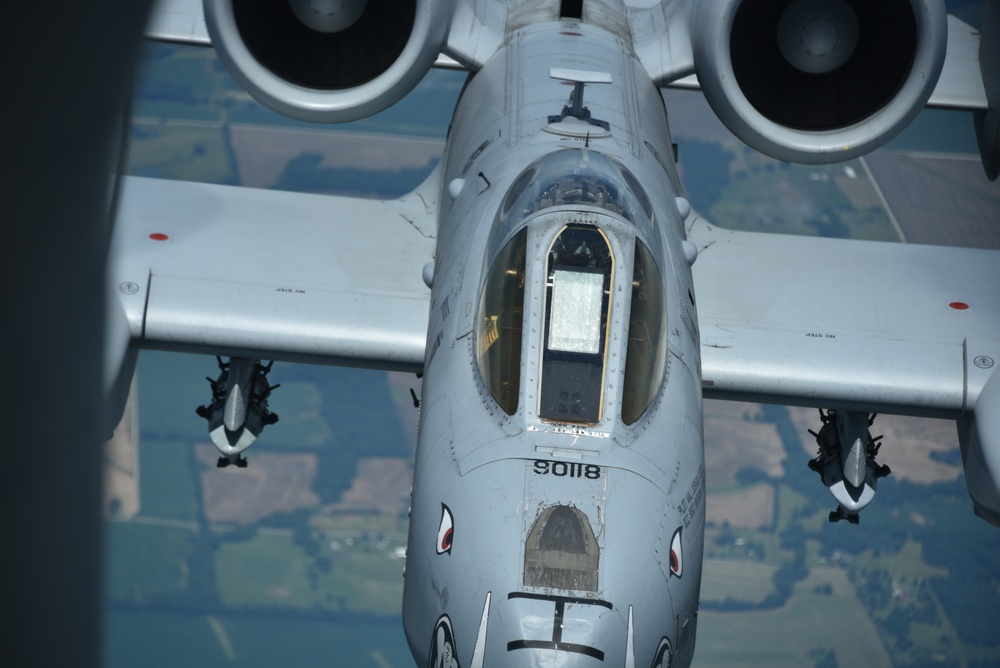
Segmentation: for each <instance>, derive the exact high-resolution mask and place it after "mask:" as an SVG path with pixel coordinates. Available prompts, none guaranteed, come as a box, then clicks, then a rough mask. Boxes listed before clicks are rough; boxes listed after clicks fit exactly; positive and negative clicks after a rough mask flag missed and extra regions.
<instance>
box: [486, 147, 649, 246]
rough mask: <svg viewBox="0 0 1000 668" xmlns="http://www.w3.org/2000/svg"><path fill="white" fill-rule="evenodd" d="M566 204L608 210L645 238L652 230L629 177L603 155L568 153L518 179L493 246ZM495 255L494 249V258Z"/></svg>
mask: <svg viewBox="0 0 1000 668" xmlns="http://www.w3.org/2000/svg"><path fill="white" fill-rule="evenodd" d="M567 205H577V206H580V205H584V206H592V207H597V208H600V209H604V210H605V211H609V212H611V213H613V214H614V215H616V216H619V217H621V218H624V219H625V220H627V221H628V222H630V223H632V224H634V225H636V226H637V227H639V228H640V229H641V230H643V232H644V233H646V232H647V230H649V229H651V227H652V225H653V207H652V204H650V201H649V197H647V196H646V193H645V191H644V190H643V189H642V186H641V185H639V182H638V181H637V180H636V178H635V177H634V176H633V175H632V173H631V172H629V171H628V170H627V169H625V168H624V167H623V166H622V165H620V164H618V163H617V162H615V161H614V160H612V159H611V158H609V157H608V156H606V155H604V154H602V153H598V152H596V151H591V150H589V149H564V150H562V151H556V152H554V153H549V154H546V155H544V156H542V157H541V158H539V159H538V160H536V161H534V162H533V163H531V164H530V165H528V167H527V169H525V170H524V171H523V172H521V175H520V176H518V177H517V179H516V180H515V181H514V184H513V185H512V186H511V187H510V190H509V191H508V192H507V196H506V197H505V198H504V201H503V206H502V207H501V208H500V212H499V213H498V214H497V221H496V224H495V225H494V228H493V240H494V241H493V244H491V245H492V246H495V245H496V243H499V242H500V241H502V240H503V239H506V238H507V237H508V235H509V234H510V232H511V231H512V230H513V229H514V228H515V227H517V225H519V224H520V223H521V221H523V220H525V219H526V218H528V217H529V216H531V215H533V214H535V213H537V212H539V211H541V210H543V209H547V208H550V207H556V206H567ZM495 250H496V249H495V248H491V253H490V257H494V256H495Z"/></svg>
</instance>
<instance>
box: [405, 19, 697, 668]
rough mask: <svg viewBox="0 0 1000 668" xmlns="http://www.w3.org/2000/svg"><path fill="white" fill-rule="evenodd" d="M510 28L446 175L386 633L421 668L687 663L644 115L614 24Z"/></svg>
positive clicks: (672, 172) (676, 426) (661, 230)
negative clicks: (398, 567) (396, 628)
mask: <svg viewBox="0 0 1000 668" xmlns="http://www.w3.org/2000/svg"><path fill="white" fill-rule="evenodd" d="M508 34H509V35H510V39H509V42H508V43H507V44H506V45H505V46H504V47H503V48H501V49H500V50H499V51H498V52H497V53H496V54H495V55H494V56H493V57H492V59H491V60H490V61H489V62H488V63H487V64H486V65H485V66H484V67H483V68H482V69H481V70H480V71H478V72H476V73H475V75H474V76H472V77H471V79H470V80H469V82H468V85H467V86H466V88H465V90H464V92H463V94H462V97H461V100H460V101H459V104H458V106H457V108H456V111H455V115H454V120H453V123H452V126H451V129H450V134H449V138H448V146H447V149H446V154H445V157H444V160H445V164H444V179H443V190H442V193H441V223H440V227H439V236H438V247H437V254H436V263H435V266H434V272H433V286H432V303H431V315H430V326H429V331H428V341H427V348H426V350H427V353H426V360H425V373H424V380H423V390H422V407H421V424H420V434H419V438H418V445H417V454H416V466H415V472H414V488H413V499H412V509H411V520H410V536H409V546H408V551H407V564H406V576H405V590H404V601H403V622H404V627H405V630H406V635H407V638H408V641H409V644H410V648H411V651H412V652H413V655H414V657H415V659H416V660H417V663H418V665H425V662H426V664H427V665H432V666H434V667H435V668H437V666H451V665H459V666H462V667H463V668H470V667H477V666H478V667H481V666H484V665H486V666H489V667H490V668H498V667H500V666H643V667H645V666H659V665H662V666H667V665H674V666H678V665H687V664H688V663H690V660H691V656H692V653H693V651H694V636H695V626H696V613H697V607H698V597H699V589H700V582H701V561H702V551H703V538H704V517H705V483H704V452H703V438H702V436H703V433H702V399H701V379H700V359H699V338H698V329H697V316H696V313H695V306H694V303H695V300H694V291H693V287H692V279H691V269H690V265H689V263H688V260H687V259H686V258H685V253H684V247H683V240H684V223H683V219H682V215H681V213H679V210H678V201H677V199H676V198H677V196H678V195H679V185H678V179H677V174H676V168H675V165H674V162H673V150H672V147H671V140H670V134H669V130H668V127H667V116H666V112H665V109H664V105H663V102H662V100H661V97H660V95H659V91H658V90H657V89H656V87H655V86H654V85H653V83H652V81H651V80H650V79H649V77H648V75H647V74H646V72H645V70H644V69H643V67H642V66H641V65H640V64H639V63H638V62H637V61H636V60H635V58H634V57H633V56H632V55H631V50H630V48H629V46H628V42H627V41H626V40H625V39H623V38H621V37H619V36H618V33H617V31H616V30H615V26H614V25H613V24H611V25H607V26H604V27H597V26H595V25H593V24H577V23H572V24H569V23H566V22H561V23H557V22H541V23H530V21H529V20H528V19H527V18H526V19H525V25H524V26H523V27H520V28H517V27H515V28H514V29H512V30H509V32H508ZM621 34H624V33H621ZM551 68H557V69H555V70H552V69H551ZM550 74H551V75H552V76H550ZM605 75H610V79H611V82H612V83H611V84H610V85H606V84H603V83H597V82H596V81H599V80H602V79H605V80H606V78H607V77H606V76H605ZM554 77H561V78H554ZM566 79H569V81H567V80H566ZM575 80H587V81H594V82H593V83H585V84H584V85H583V104H582V106H583V107H585V108H586V109H587V110H589V118H590V119H591V120H592V121H594V122H593V123H591V122H588V120H587V119H586V118H584V119H583V120H581V119H579V118H576V117H574V116H572V114H574V113H577V114H578V115H580V116H583V115H584V114H582V113H580V112H579V110H577V111H574V110H573V108H572V107H573V104H572V101H571V99H570V98H571V95H572V94H573V91H574V81H575ZM575 87H576V89H577V90H579V89H580V88H581V85H580V84H576V86H575ZM564 107H568V108H569V109H568V112H569V114H570V115H568V116H566V117H564V118H559V117H560V115H561V114H563V112H564ZM598 121H602V122H603V123H601V124H597V122H598ZM680 208H681V209H686V207H685V206H684V204H683V203H681V207H680ZM484 293H485V294H484Z"/></svg>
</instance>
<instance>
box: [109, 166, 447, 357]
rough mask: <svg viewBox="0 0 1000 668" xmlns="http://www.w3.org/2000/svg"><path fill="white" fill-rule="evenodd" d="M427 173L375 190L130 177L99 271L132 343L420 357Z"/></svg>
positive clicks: (430, 217) (430, 200)
mask: <svg viewBox="0 0 1000 668" xmlns="http://www.w3.org/2000/svg"><path fill="white" fill-rule="evenodd" d="M437 180H439V179H435V177H432V179H431V181H433V182H434V183H431V182H428V184H425V186H426V187H425V188H422V189H418V191H415V192H414V193H411V194H409V195H406V196H405V197H403V198H402V199H399V200H395V201H388V202H383V201H376V200H365V199H359V198H350V197H331V196H324V195H308V194H302V193H291V192H281V191H269V190H258V189H253V188H239V187H231V186H216V185H206V184H200V183H188V182H181V181H163V180H158V179H144V178H135V177H130V178H128V180H127V184H126V187H125V191H124V197H123V201H122V204H121V210H120V211H121V213H120V215H119V217H118V222H117V225H116V228H115V237H114V241H113V245H112V255H111V257H112V264H111V268H110V272H109V273H110V276H111V279H112V281H113V282H112V286H113V289H114V290H116V292H117V294H118V296H119V297H120V299H121V303H122V306H123V309H124V312H125V314H126V318H127V321H128V325H129V329H130V332H131V336H132V340H133V342H134V343H135V344H137V345H138V346H140V347H143V348H156V349H164V350H178V351H187V352H200V353H208V354H220V355H233V356H249V357H254V358H263V359H279V360H290V361H303V362H315V363H324V364H341V365H347V366H364V367H371V368H386V369H397V370H418V369H420V368H421V366H422V364H423V359H424V344H425V339H426V335H427V322H428V304H429V300H430V290H429V289H428V288H427V286H426V285H425V283H424V280H423V271H424V267H425V266H426V265H427V264H428V263H429V262H431V261H432V260H433V256H434V247H435V225H436V223H435V220H436V215H437V204H436V200H435V197H436V195H435V194H433V193H436V188H435V187H434V186H435V185H436V181H437Z"/></svg>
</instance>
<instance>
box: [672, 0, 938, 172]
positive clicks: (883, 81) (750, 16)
mask: <svg viewBox="0 0 1000 668" xmlns="http://www.w3.org/2000/svg"><path fill="white" fill-rule="evenodd" d="M692 34H693V35H694V62H695V71H696V72H697V74H698V79H699V81H700V83H701V87H702V90H703V91H704V93H705V97H706V98H707V99H708V102H709V104H710V105H711V106H712V109H713V110H714V111H715V113H716V114H717V115H718V116H719V118H720V119H721V120H722V122H723V123H725V124H726V126H727V127H728V128H729V129H730V130H731V131H732V132H733V134H735V135H736V136H737V137H739V138H740V139H741V140H742V141H744V142H746V143H747V144H749V145H750V146H752V147H753V148H755V149H757V150H758V151H760V152H762V153H765V154H767V155H769V156H771V157H774V158H777V159H779V160H787V161H790V162H802V163H813V164H818V163H829V162H838V161H840V160H847V159H849V158H853V157H856V156H858V155H863V154H865V153H867V152H869V151H871V150H873V149H875V148H877V147H878V146H880V145H882V144H883V143H885V142H886V141H888V140H889V139H891V138H892V137H893V136H895V135H896V134H897V133H898V132H900V131H901V130H902V129H903V128H904V127H906V125H907V124H908V123H909V122H910V121H911V120H913V117H914V116H916V115H917V114H918V113H919V112H920V110H921V109H923V107H924V105H925V104H926V103H927V100H928V99H929V98H930V95H931V93H932V92H933V90H934V86H935V85H936V84H937V80H938V76H939V75H940V73H941V67H942V66H943V64H944V57H945V51H946V47H947V39H948V28H947V17H946V14H945V9H944V3H943V2H941V1H940V0H877V1H873V0H702V1H701V2H699V3H698V4H697V6H696V9H695V14H694V30H693V33H692Z"/></svg>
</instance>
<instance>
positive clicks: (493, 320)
mask: <svg viewBox="0 0 1000 668" xmlns="http://www.w3.org/2000/svg"><path fill="white" fill-rule="evenodd" d="M633 184H634V185H633ZM566 205H568V206H569V209H570V212H572V211H573V210H574V208H575V207H578V206H581V205H583V206H584V207H586V208H590V207H596V208H600V209H603V210H605V211H608V212H611V213H612V214H614V217H615V218H618V219H625V220H626V221H628V222H631V223H633V224H637V225H638V226H642V227H645V228H646V229H647V230H648V229H649V226H650V225H651V221H652V213H651V211H650V210H649V200H648V199H646V197H645V195H644V194H643V192H642V189H641V187H640V186H639V184H638V183H637V182H635V179H634V178H633V177H632V176H631V175H630V174H629V173H628V172H627V171H626V170H625V169H624V168H622V167H621V166H620V165H618V164H617V163H615V162H614V161H613V160H611V159H610V158H608V157H606V156H603V155H601V154H599V153H595V152H592V151H588V150H585V149H569V150H563V151H559V152H556V153H552V154H549V155H547V156H545V157H543V158H541V159H539V160H537V161H535V162H534V163H532V165H531V166H529V167H528V168H527V169H526V170H525V171H524V173H523V174H522V175H521V176H520V177H519V178H518V179H517V180H516V181H515V183H514V184H513V185H512V186H511V189H510V192H509V193H508V195H507V197H506V199H505V201H504V206H503V209H502V210H501V212H500V214H499V219H498V221H497V225H496V227H495V228H494V230H493V241H491V253H490V257H491V258H492V262H491V265H490V267H489V269H488V270H487V272H486V281H485V284H484V286H483V289H482V293H481V295H480V302H479V312H478V317H477V324H476V331H475V336H476V344H477V345H476V352H477V355H476V357H477V362H478V365H479V370H480V374H481V375H482V378H483V381H484V383H485V385H486V387H487V388H488V390H489V392H490V394H491V395H492V397H493V399H494V400H495V401H496V402H497V404H498V405H499V406H500V408H501V409H503V411H504V412H505V413H507V414H509V415H513V414H514V413H516V412H517V410H518V408H519V406H518V403H519V396H520V389H521V388H520V383H521V366H522V350H521V348H522V335H523V328H524V304H525V291H526V289H527V286H526V282H525V277H526V265H527V263H528V262H529V261H531V262H539V263H544V264H540V265H539V267H538V268H539V270H540V271H538V272H537V273H535V274H534V275H536V276H544V281H545V283H544V287H542V286H541V285H538V286H537V287H535V288H532V289H533V290H544V298H543V299H544V304H545V308H544V316H543V317H544V322H541V323H539V324H540V326H541V330H542V331H541V332H539V334H540V336H541V339H540V340H539V341H538V344H540V348H541V359H540V360H539V361H540V363H541V369H540V378H539V383H540V387H539V388H538V389H537V396H538V398H539V401H538V406H537V407H536V410H537V415H538V417H539V418H541V419H543V420H546V421H552V422H567V423H577V424H580V423H583V424H597V423H599V422H601V421H602V420H603V419H604V414H603V413H604V401H605V388H606V384H607V382H608V379H607V374H606V371H607V360H606V355H607V345H608V337H609V329H608V328H609V326H610V325H609V323H610V322H611V313H610V312H611V308H612V305H611V301H612V300H611V293H612V286H613V285H614V284H615V281H616V280H619V281H620V280H621V279H616V278H615V272H616V266H617V265H618V258H616V257H615V256H616V253H621V252H622V249H618V250H615V249H616V247H613V245H612V244H611V243H610V241H609V238H608V237H607V236H606V234H605V232H604V230H602V228H601V227H600V226H599V224H597V223H594V222H583V221H576V222H573V221H570V220H567V221H566V223H565V224H564V226H563V227H562V228H561V229H559V230H558V232H556V233H555V235H554V236H552V237H549V239H550V241H548V252H547V253H545V255H544V257H542V256H540V255H539V254H538V251H534V253H535V256H534V257H533V258H530V259H529V253H528V237H529V230H528V227H529V225H525V224H524V221H525V220H526V219H528V218H529V217H531V216H532V215H533V214H535V213H537V212H538V211H541V210H543V209H547V208H550V207H559V206H566ZM598 218H599V217H598ZM515 230H516V232H515ZM535 234H545V233H544V232H541V231H540V230H539V231H538V232H536V233H535ZM548 234H551V232H549V233H548ZM641 237H642V235H641V234H637V236H636V240H635V248H634V255H633V257H632V258H631V261H629V260H628V259H626V261H625V263H624V265H623V266H624V267H626V268H627V269H631V271H630V274H631V276H632V280H631V287H632V290H631V292H632V294H631V306H630V316H629V319H628V322H629V325H628V332H627V336H628V339H627V341H628V344H627V345H628V347H627V351H626V364H625V378H624V383H623V384H622V396H621V414H620V418H621V420H622V421H623V422H624V423H625V424H632V423H634V422H636V421H637V420H638V419H639V418H640V417H641V416H642V415H643V414H644V413H645V412H646V411H647V409H648V408H649V407H650V405H652V402H653V400H654V399H655V397H656V395H657V394H658V392H659V388H660V386H661V384H662V381H663V377H664V366H665V351H666V333H667V328H666V302H665V297H664V292H663V288H664V286H663V282H662V279H661V275H660V272H659V269H658V268H657V266H656V262H655V260H654V257H653V255H652V253H651V252H650V250H649V248H647V247H646V245H645V244H644V243H643V242H642V241H641ZM502 240H506V241H505V243H504V245H503V247H502V248H500V249H495V248H493V247H494V246H495V245H496V242H498V241H502ZM536 247H537V246H536ZM624 280H627V277H624ZM529 345H533V344H529ZM531 394H534V392H532V393H531Z"/></svg>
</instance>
